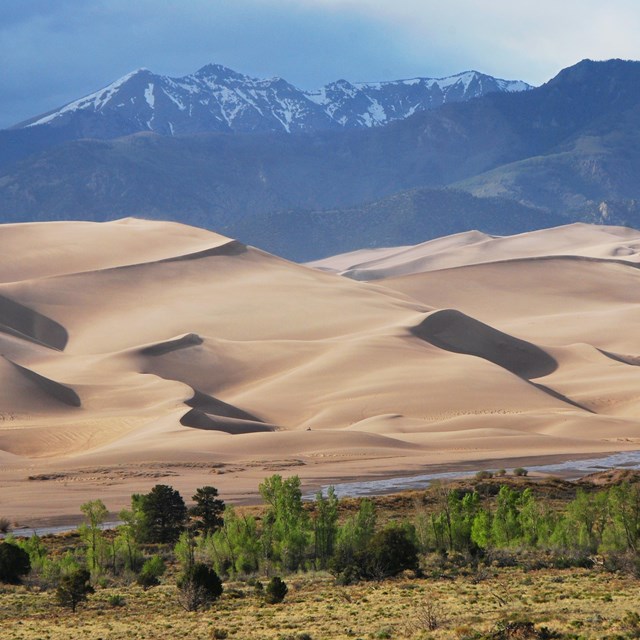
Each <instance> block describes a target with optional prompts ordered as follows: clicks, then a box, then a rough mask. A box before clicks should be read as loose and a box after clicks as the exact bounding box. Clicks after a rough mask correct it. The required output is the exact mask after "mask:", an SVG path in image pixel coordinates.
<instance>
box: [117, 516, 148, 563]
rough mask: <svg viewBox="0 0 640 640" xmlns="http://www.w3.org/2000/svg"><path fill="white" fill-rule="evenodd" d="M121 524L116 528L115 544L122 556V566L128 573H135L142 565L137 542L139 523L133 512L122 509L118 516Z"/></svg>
mask: <svg viewBox="0 0 640 640" xmlns="http://www.w3.org/2000/svg"><path fill="white" fill-rule="evenodd" d="M118 515H119V517H120V520H122V524H121V525H120V526H118V527H116V532H117V535H116V538H115V542H116V544H117V548H118V550H119V552H120V554H122V555H123V556H124V559H123V564H124V566H125V567H126V568H127V569H129V570H130V571H137V570H138V569H139V568H140V564H141V563H142V554H141V553H140V547H139V546H138V542H137V540H138V539H139V538H140V537H141V536H140V522H139V519H138V518H137V517H136V514H135V513H134V512H133V511H128V510H127V509H123V510H122V511H120V513H119V514H118Z"/></svg>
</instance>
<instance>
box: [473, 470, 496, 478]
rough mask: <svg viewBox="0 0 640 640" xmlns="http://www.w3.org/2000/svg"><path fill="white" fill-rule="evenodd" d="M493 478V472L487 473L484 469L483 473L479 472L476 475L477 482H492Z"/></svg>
mask: <svg viewBox="0 0 640 640" xmlns="http://www.w3.org/2000/svg"><path fill="white" fill-rule="evenodd" d="M491 478H493V473H491V471H487V470H486V469H483V470H482V471H478V472H477V473H476V480H491Z"/></svg>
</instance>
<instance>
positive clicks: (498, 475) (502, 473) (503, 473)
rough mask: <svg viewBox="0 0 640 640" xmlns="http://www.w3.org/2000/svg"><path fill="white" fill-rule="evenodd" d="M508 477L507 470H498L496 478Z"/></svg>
mask: <svg viewBox="0 0 640 640" xmlns="http://www.w3.org/2000/svg"><path fill="white" fill-rule="evenodd" d="M506 475H507V470H506V469H498V470H497V471H496V477H498V478H503V477H504V476H506Z"/></svg>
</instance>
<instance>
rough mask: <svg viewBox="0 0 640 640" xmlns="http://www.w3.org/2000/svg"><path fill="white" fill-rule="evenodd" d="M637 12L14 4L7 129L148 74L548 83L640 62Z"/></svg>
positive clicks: (377, 5)
mask: <svg viewBox="0 0 640 640" xmlns="http://www.w3.org/2000/svg"><path fill="white" fill-rule="evenodd" d="M639 30H640V7H639V6H638V3H637V0H610V2H608V3H607V4H606V5H605V3H602V2H601V1H600V2H596V1H595V0H564V1H563V3H562V4H560V3H558V2H557V0H556V1H554V2H552V1H550V0H537V1H533V0H518V1H517V2H513V0H511V1H506V0H452V1H450V2H449V3H447V4H445V3H443V2H442V1H441V0H438V1H432V0H393V2H391V1H390V0H188V1H186V2H175V1H170V0H165V1H162V0H134V1H132V0H84V1H82V2H80V1H78V0H55V2H52V1H51V0H3V2H2V7H1V9H0V60H1V61H2V64H1V66H0V83H1V84H0V86H1V87H2V103H1V106H2V113H0V127H1V126H9V125H11V124H13V123H15V122H17V121H19V120H22V119H25V118H27V117H29V116H32V115H35V114H38V113H41V112H44V111H46V110H48V109H52V108H55V107H57V106H59V105H61V104H64V103H65V102H67V101H69V100H71V99H74V98H77V97H79V96H81V95H83V94H86V93H89V92H90V91H93V90H95V89H98V88H100V87H102V86H104V85H106V84H108V83H109V82H111V81H112V80H115V79H116V78H118V77H119V76H121V75H124V74H125V73H127V72H129V71H131V70H133V69H135V68H137V67H142V66H144V67H148V68H149V69H151V70H153V71H155V72H157V73H163V74H168V75H184V74H186V73H190V72H192V71H195V70H196V69H198V68H199V67H201V66H203V65H204V64H206V63H208V62H218V63H221V64H225V65H227V66H229V67H231V68H234V69H236V70H237V71H240V72H244V73H247V74H249V75H254V76H259V77H271V76H274V75H279V76H282V77H284V78H286V79H287V80H289V81H291V82H293V83H294V84H297V85H299V86H303V87H307V88H311V87H316V86H320V85H322V84H324V83H326V82H328V81H331V80H335V79H338V78H347V79H350V80H380V79H395V78H401V77H412V76H417V75H431V76H442V75H447V74H450V73H455V72H457V71H462V70H465V69H469V68H474V69H478V70H480V71H484V72H486V73H490V74H492V75H497V76H500V77H506V78H520V79H523V80H527V81H529V82H532V83H541V82H544V81H545V80H547V79H548V78H550V77H551V76H553V75H555V73H557V71H558V70H559V69H561V68H562V67H565V66H568V65H570V64H573V63H575V62H577V61H578V60H580V59H582V58H585V57H590V58H595V59H604V58H611V57H623V58H634V59H636V58H640V44H638V43H639V42H640V41H638V39H637V35H636V34H637V33H638V32H639Z"/></svg>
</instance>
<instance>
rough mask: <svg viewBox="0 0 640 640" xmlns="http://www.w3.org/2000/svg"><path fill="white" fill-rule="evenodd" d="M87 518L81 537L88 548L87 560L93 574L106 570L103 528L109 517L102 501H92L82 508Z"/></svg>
mask: <svg viewBox="0 0 640 640" xmlns="http://www.w3.org/2000/svg"><path fill="white" fill-rule="evenodd" d="M80 511H82V513H83V514H84V516H85V518H86V523H84V524H83V525H82V526H81V527H80V529H79V532H80V537H81V538H82V539H83V540H84V542H85V545H86V547H87V560H88V563H89V567H90V569H91V571H92V572H93V573H96V572H98V571H102V570H103V569H104V560H105V541H104V535H103V532H102V526H101V525H103V524H104V522H105V521H106V519H107V516H108V515H109V512H108V511H107V507H105V505H104V502H102V500H91V501H90V502H85V503H84V504H83V505H81V506H80Z"/></svg>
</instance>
